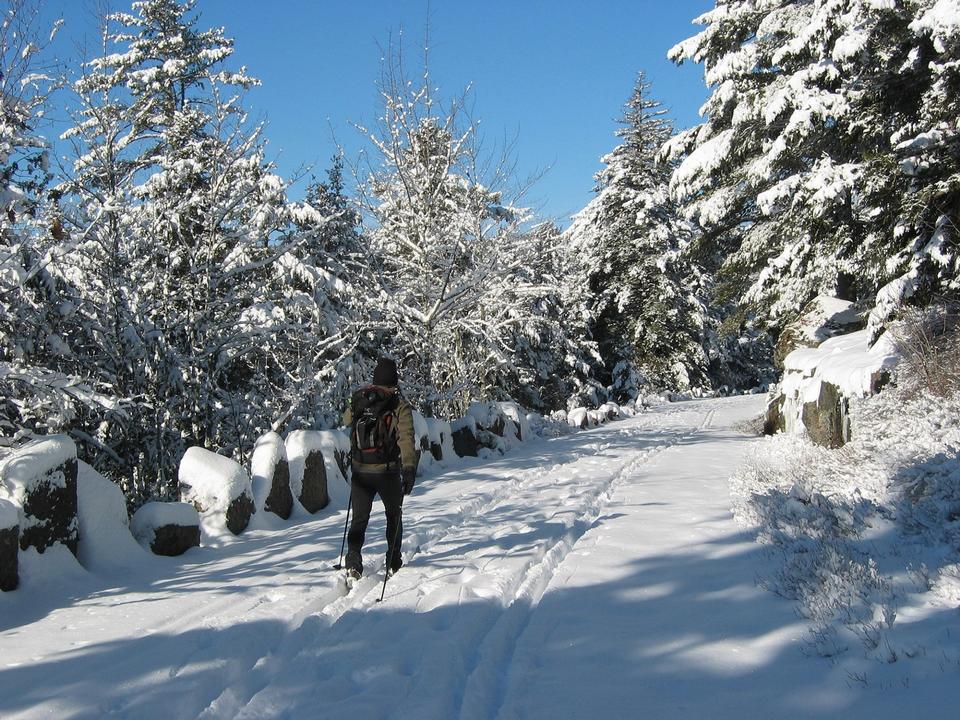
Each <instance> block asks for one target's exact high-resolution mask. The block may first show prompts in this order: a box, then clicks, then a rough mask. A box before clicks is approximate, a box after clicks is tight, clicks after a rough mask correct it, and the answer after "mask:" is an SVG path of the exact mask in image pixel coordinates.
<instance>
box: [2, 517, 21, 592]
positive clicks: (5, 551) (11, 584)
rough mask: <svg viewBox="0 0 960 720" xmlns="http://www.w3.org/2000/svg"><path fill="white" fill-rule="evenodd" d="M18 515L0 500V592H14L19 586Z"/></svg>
mask: <svg viewBox="0 0 960 720" xmlns="http://www.w3.org/2000/svg"><path fill="white" fill-rule="evenodd" d="M19 523H20V515H19V513H18V512H17V506H16V505H14V504H13V503H12V502H10V501H9V500H0V590H2V591H4V592H8V591H10V590H16V589H17V585H19V584H20V570H19V553H20V524H19Z"/></svg>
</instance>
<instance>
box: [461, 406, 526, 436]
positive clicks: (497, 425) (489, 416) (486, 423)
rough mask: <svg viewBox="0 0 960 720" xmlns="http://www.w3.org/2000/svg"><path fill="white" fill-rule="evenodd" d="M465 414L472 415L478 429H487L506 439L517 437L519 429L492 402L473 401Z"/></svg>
mask: <svg viewBox="0 0 960 720" xmlns="http://www.w3.org/2000/svg"><path fill="white" fill-rule="evenodd" d="M467 416H468V417H472V418H473V419H474V420H475V421H476V423H477V427H478V428H479V429H480V430H487V431H489V432H492V433H493V434H494V435H497V436H498V437H501V438H505V439H507V440H508V441H510V440H518V439H519V429H518V428H517V425H516V424H515V423H514V422H513V420H511V419H510V418H509V417H508V416H507V415H506V414H505V413H504V411H503V410H502V409H501V407H500V405H499V404H497V403H494V402H483V403H474V404H473V405H471V406H470V407H469V408H467Z"/></svg>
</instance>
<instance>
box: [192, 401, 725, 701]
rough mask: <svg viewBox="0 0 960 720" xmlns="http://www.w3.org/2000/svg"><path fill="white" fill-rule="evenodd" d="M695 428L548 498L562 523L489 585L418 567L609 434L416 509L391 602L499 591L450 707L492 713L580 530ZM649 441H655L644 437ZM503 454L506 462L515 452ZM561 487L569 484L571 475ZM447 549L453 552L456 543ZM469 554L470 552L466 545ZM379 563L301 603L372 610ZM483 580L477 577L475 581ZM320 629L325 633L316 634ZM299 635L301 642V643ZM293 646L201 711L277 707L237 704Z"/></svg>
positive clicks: (526, 500)
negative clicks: (557, 499)
mask: <svg viewBox="0 0 960 720" xmlns="http://www.w3.org/2000/svg"><path fill="white" fill-rule="evenodd" d="M681 412H683V414H684V415H685V414H686V412H684V411H681V410H679V409H678V410H675V411H674V412H672V413H671V412H667V413H663V414H661V415H660V417H659V420H660V421H663V420H664V419H665V416H670V415H678V414H680V413H681ZM714 413H715V411H714V410H713V409H708V410H707V411H706V412H705V413H704V415H703V418H702V419H701V421H700V422H699V423H698V424H697V425H695V426H694V427H695V428H696V430H701V429H703V428H706V427H708V426H709V424H710V422H711V420H712V418H713V416H714ZM686 429H689V428H686ZM604 430H605V431H606V432H607V433H609V432H610V431H614V432H615V437H616V438H617V439H618V440H620V442H621V443H622V442H623V441H625V440H626V441H629V442H638V441H641V442H642V441H643V440H644V439H645V438H646V436H649V435H650V433H651V428H650V427H648V426H647V425H646V423H645V422H643V420H642V419H638V421H637V423H636V424H635V426H632V427H617V426H615V425H614V426H608V427H607V428H605V429H604ZM693 434H694V433H693V432H685V431H683V430H681V431H679V432H678V431H676V430H675V431H674V432H673V434H671V433H670V432H669V431H667V430H663V431H659V432H655V433H654V436H653V437H654V438H655V439H657V440H664V439H665V441H663V442H654V443H651V444H647V445H642V444H641V445H640V446H639V447H638V448H637V449H632V450H630V451H628V452H627V453H626V454H625V455H623V456H621V457H620V458H619V459H618V460H617V462H616V465H618V466H619V469H617V470H616V471H615V472H614V473H613V474H611V475H609V476H608V477H606V478H603V479H601V480H600V481H599V482H597V481H596V480H595V479H594V478H592V477H588V478H587V479H585V480H584V481H582V482H581V483H579V485H578V486H577V488H576V489H577V490H582V492H574V493H571V495H573V499H572V500H567V501H563V502H561V506H560V508H556V507H554V506H552V505H548V507H547V508H546V517H545V519H547V520H557V519H560V520H561V522H560V523H557V525H556V528H555V529H554V530H553V532H552V533H551V534H550V535H548V536H546V537H543V538H539V539H538V541H537V543H536V545H535V547H534V548H533V551H532V552H531V553H530V557H529V558H527V559H525V560H524V561H522V562H520V563H518V564H516V563H515V564H514V565H515V567H513V568H511V571H510V572H509V573H508V574H507V575H506V576H505V577H504V576H500V577H498V578H497V580H496V581H495V582H494V590H493V591H492V592H491V590H490V589H489V588H486V589H484V588H483V587H482V586H483V585H485V584H488V583H489V578H488V577H487V575H486V573H485V571H486V570H487V568H488V566H487V565H476V564H473V563H465V564H464V567H462V568H460V570H459V571H456V572H452V573H448V572H444V573H439V574H438V573H432V574H431V573H430V571H429V570H421V569H420V567H421V566H424V567H426V568H429V567H431V566H432V563H431V555H432V554H433V550H434V548H438V547H439V548H443V547H444V546H450V545H452V546H453V547H462V546H463V545H466V544H469V542H470V540H469V538H470V536H471V534H472V533H474V532H476V529H477V528H476V526H479V527H480V528H492V527H496V526H497V525H498V524H502V521H500V520H497V519H493V520H490V516H492V515H494V514H495V513H496V512H497V511H498V510H503V509H510V506H511V505H513V506H517V507H515V508H514V513H513V514H519V513H521V512H522V508H523V507H528V506H529V505H530V504H531V500H532V499H537V500H540V499H542V498H543V497H544V495H545V491H549V490H550V489H551V488H553V489H556V488H557V487H558V480H557V476H560V475H562V474H563V472H564V471H565V469H569V468H571V467H574V466H576V465H578V464H582V463H584V462H585V461H589V460H590V459H591V458H595V457H597V456H602V455H604V453H605V452H607V451H608V450H609V449H610V448H611V446H612V444H613V443H612V442H609V441H607V442H604V441H602V440H598V441H596V442H592V443H590V444H589V445H587V447H586V449H587V450H588V454H587V455H586V456H584V455H583V454H581V453H572V454H568V455H567V456H566V457H564V458H563V459H562V460H561V461H560V462H556V463H553V464H551V465H549V466H548V467H542V466H540V467H534V468H532V469H530V470H526V471H523V472H519V473H514V474H511V475H510V476H508V478H506V479H504V480H497V481H496V482H497V484H496V486H495V489H494V490H493V491H491V492H480V493H478V494H477V495H475V496H474V497H472V498H470V499H469V500H466V501H465V502H462V503H458V504H457V505H456V506H455V507H454V508H452V509H445V511H444V514H443V515H440V516H439V517H435V518H432V519H428V518H423V517H416V516H415V519H414V521H413V522H412V523H411V525H414V526H415V527H417V528H422V529H421V530H419V531H418V532H413V533H407V537H406V539H405V543H404V544H405V546H407V547H410V548H413V549H412V550H410V551H406V552H405V553H404V556H405V562H406V565H405V567H404V569H403V570H401V572H400V573H398V574H397V575H396V576H394V578H393V579H392V580H390V581H389V582H388V585H387V595H386V603H385V605H386V604H389V603H390V601H391V599H393V598H404V597H405V596H408V595H410V594H412V593H416V594H417V595H418V596H419V598H418V602H417V607H418V608H419V609H421V610H423V611H426V612H428V613H429V612H430V611H432V610H435V609H437V608H439V607H442V606H446V605H451V604H453V605H459V604H461V603H463V602H464V601H465V600H472V599H474V598H476V597H480V598H484V599H489V598H491V597H492V598H494V599H495V600H496V601H497V611H496V612H489V613H486V615H487V617H486V618H485V622H484V623H482V624H479V623H473V624H472V625H471V627H470V631H469V633H470V642H471V644H472V646H473V647H474V648H476V650H475V652H474V653H473V655H472V658H471V662H470V664H469V666H468V667H466V668H465V669H464V670H463V671H462V676H463V679H462V680H460V681H459V682H458V683H455V686H454V687H452V688H448V690H451V691H452V692H453V694H454V695H455V696H456V695H459V697H452V698H451V705H450V707H451V708H456V710H455V714H454V715H451V717H461V718H486V717H493V716H494V715H495V714H496V710H497V707H498V705H499V703H500V701H501V699H502V695H503V692H504V690H505V678H506V677H507V675H508V672H509V664H510V659H511V656H512V651H513V648H514V646H515V642H516V639H517V637H518V636H519V635H520V633H521V632H522V630H523V627H524V626H525V625H526V623H527V621H528V620H529V617H530V616H531V614H532V613H533V612H534V611H535V609H536V605H537V603H538V602H539V599H540V597H541V596H542V595H543V593H544V591H545V590H546V588H547V587H548V586H549V584H550V581H551V579H552V578H553V575H554V572H555V570H556V569H557V567H558V566H559V565H560V564H561V563H562V561H563V559H564V558H565V557H566V556H567V554H568V553H569V552H570V551H571V550H572V549H573V547H574V546H575V545H576V543H577V542H578V541H579V539H580V538H581V537H582V536H583V535H584V534H585V533H586V532H587V531H588V530H589V529H590V528H591V527H593V526H594V525H595V523H596V521H597V519H598V518H599V517H600V516H601V514H602V512H603V510H604V509H605V508H606V506H607V504H608V502H609V500H610V497H611V495H612V493H613V491H614V489H615V488H616V487H617V486H619V485H620V484H621V483H623V482H624V481H625V480H626V479H628V478H629V477H630V476H631V475H632V474H633V473H635V472H636V471H637V469H638V468H639V467H640V466H642V465H643V464H644V463H645V462H646V461H648V460H649V459H650V458H651V457H652V456H653V455H655V454H656V453H658V452H661V451H662V450H664V449H666V448H668V447H671V446H673V445H675V444H677V443H678V442H681V441H682V440H686V439H688V438H690V437H691V436H692V435H693ZM647 442H648V443H649V442H650V441H649V440H647ZM506 462H509V458H508V459H507V460H506ZM604 462H605V464H606V465H607V471H608V472H609V460H606V459H605V461H604ZM560 487H562V488H564V489H567V488H569V486H568V485H566V484H562V485H561V486H560ZM371 535H372V533H371ZM464 535H466V536H467V538H468V539H467V540H465V541H464V540H461V536H464ZM369 540H370V535H368V544H369ZM451 554H452V555H454V556H456V552H454V553H451ZM466 557H467V558H469V554H468V555H467V556H466ZM382 572H383V563H382V562H380V563H378V564H377V565H376V569H375V570H374V572H372V573H370V574H369V575H367V576H365V577H364V578H363V579H362V580H361V581H360V583H358V585H357V586H356V587H355V588H354V589H353V590H352V591H351V592H349V593H348V594H346V595H345V596H339V595H337V596H336V597H334V598H332V599H331V598H330V597H329V596H330V595H332V594H335V593H336V591H333V592H332V593H328V596H327V597H325V598H323V599H321V600H320V601H318V602H317V603H314V604H312V605H310V606H308V608H305V610H304V612H303V613H302V614H303V615H310V614H314V613H316V614H319V615H320V616H321V618H322V622H321V623H320V624H319V626H320V627H323V628H324V629H326V630H327V631H329V630H331V629H332V628H333V626H334V625H335V624H336V623H337V622H338V621H339V620H340V619H341V618H343V617H344V616H345V615H346V614H347V613H349V612H353V611H361V612H362V611H365V610H368V609H369V608H370V606H372V605H373V604H374V603H375V602H376V598H378V597H379V595H380V591H381V587H382V580H383V575H382ZM398 585H399V587H398ZM478 586H479V587H481V589H480V590H479V591H478V590H477V588H478ZM384 609H386V608H384ZM295 624H296V623H295ZM315 639H316V640H318V641H321V642H322V639H321V638H319V637H317V638H315ZM296 645H297V646H298V648H299V646H300V645H301V643H297V644H296ZM291 650H294V648H284V649H283V650H281V651H280V652H279V653H278V654H277V655H278V657H286V658H287V660H286V662H271V663H260V665H259V668H258V669H259V672H257V673H254V674H256V675H258V677H257V678H256V680H254V679H253V678H250V680H251V682H250V683H248V684H247V687H246V688H245V690H244V691H243V692H242V693H239V692H238V689H237V688H236V687H231V688H228V689H227V690H226V691H225V694H224V697H222V698H218V700H217V701H215V702H214V703H212V704H211V706H210V708H208V712H207V713H205V714H202V715H201V717H203V718H214V717H218V718H222V717H234V716H236V717H251V718H252V717H264V716H272V713H273V711H274V710H275V709H276V704H275V702H274V701H273V700H272V699H271V700H270V701H267V702H265V703H263V704H258V703H256V702H254V703H253V705H251V706H250V707H247V708H246V709H245V711H241V712H239V714H237V715H234V714H233V713H234V711H235V710H236V709H237V708H238V705H239V702H240V701H241V699H242V698H246V704H248V705H249V704H250V702H251V701H255V699H256V696H257V695H258V694H259V693H261V692H263V691H264V690H266V691H267V692H270V688H271V685H272V682H273V680H274V679H275V678H276V676H277V675H278V674H279V673H281V672H284V671H285V669H286V666H287V664H288V663H290V662H294V663H295V662H296V655H295V654H294V653H291V652H290V651H291ZM294 652H296V650H294ZM315 652H316V647H315V646H314V645H313V644H311V650H310V653H311V654H314V653H315ZM221 704H222V705H223V707H224V708H226V707H229V712H228V713H226V714H223V713H220V712H217V710H216V708H218V707H219V706H220V705H221ZM280 704H282V703H280ZM402 716H403V713H397V714H396V717H402Z"/></svg>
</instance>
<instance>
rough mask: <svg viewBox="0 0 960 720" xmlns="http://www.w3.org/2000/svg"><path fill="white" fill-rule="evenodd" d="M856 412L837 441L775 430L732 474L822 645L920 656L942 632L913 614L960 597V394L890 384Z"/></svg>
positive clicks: (747, 520) (751, 521)
mask: <svg viewBox="0 0 960 720" xmlns="http://www.w3.org/2000/svg"><path fill="white" fill-rule="evenodd" d="M851 420H852V422H853V424H854V433H853V439H852V441H851V442H849V443H848V444H847V445H845V446H844V447H842V448H840V449H837V450H828V449H825V448H822V447H817V446H814V445H813V444H811V443H810V442H809V440H807V439H806V438H805V437H802V436H791V435H778V436H775V437H773V438H766V439H764V441H763V443H762V444H761V445H760V446H759V448H758V450H757V451H756V453H755V455H754V457H753V458H752V460H751V461H750V462H749V463H747V464H746V466H745V467H744V468H742V469H741V470H740V471H739V472H738V473H737V475H735V476H734V478H733V479H732V484H731V490H732V494H733V499H734V511H735V514H736V515H737V518H738V519H739V520H740V521H741V522H742V523H744V524H746V525H750V526H756V527H757V528H758V530H759V539H760V541H761V542H763V543H765V544H767V545H768V547H769V548H770V549H771V551H772V552H773V553H774V554H775V555H776V556H777V557H778V558H779V562H778V563H776V567H777V569H776V570H775V571H774V572H773V573H772V574H770V575H769V576H767V577H764V578H762V582H763V584H764V585H765V586H766V587H768V588H769V589H770V590H772V591H773V592H776V593H778V594H780V595H783V596H784V597H787V598H790V599H792V600H795V601H796V602H797V605H798V609H799V611H800V613H801V614H802V615H803V616H804V617H807V618H808V619H810V620H811V622H812V631H811V637H810V648H811V649H812V650H813V651H814V652H815V653H817V654H820V655H824V656H833V655H837V654H840V653H844V652H848V651H851V650H852V649H854V648H857V647H860V648H862V649H863V650H865V651H866V655H867V657H869V658H873V659H875V660H878V661H881V662H884V663H891V662H894V661H896V660H900V659H904V658H916V657H918V656H920V655H923V654H924V646H925V643H926V642H931V641H934V638H933V637H932V636H931V634H930V632H931V631H930V629H929V628H927V629H926V630H924V633H925V634H920V626H919V625H917V624H914V623H912V622H910V620H911V619H916V618H917V617H918V616H921V615H922V614H924V613H930V612H931V608H932V609H940V610H943V611H946V610H950V611H951V612H955V610H956V607H957V605H958V601H960V572H958V567H960V566H958V565H957V561H958V559H960V556H958V552H960V459H958V457H957V451H958V448H960V394H956V395H954V396H952V397H951V398H948V399H941V398H934V397H933V396H931V395H929V394H925V393H924V394H910V395H907V394H905V393H904V392H902V391H901V390H898V389H889V390H887V391H885V392H883V393H881V394H880V395H877V396H875V397H872V398H867V399H862V400H859V401H855V402H853V403H852V406H851ZM949 632H950V631H949V627H946V626H944V627H943V628H942V629H941V634H942V633H946V634H947V635H949ZM940 640H944V638H940ZM936 642H937V644H941V643H940V642H939V641H936ZM943 644H945V645H946V646H947V647H955V643H950V642H946V643H943ZM955 655H956V657H951V658H946V660H947V661H948V662H949V663H956V662H960V653H955Z"/></svg>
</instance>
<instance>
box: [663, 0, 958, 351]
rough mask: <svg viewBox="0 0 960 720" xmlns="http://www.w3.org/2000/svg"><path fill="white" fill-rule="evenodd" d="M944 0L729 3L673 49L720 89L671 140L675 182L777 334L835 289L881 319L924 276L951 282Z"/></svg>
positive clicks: (730, 279) (730, 281)
mask: <svg viewBox="0 0 960 720" xmlns="http://www.w3.org/2000/svg"><path fill="white" fill-rule="evenodd" d="M949 5H950V3H943V2H939V1H938V0H908V1H906V2H897V3H893V2H890V3H886V2H884V3H879V2H870V1H867V0H850V1H849V2H843V3H837V2H828V1H827V0H813V1H812V2H784V3H756V2H752V1H747V0H720V2H718V4H717V8H716V9H715V10H713V11H711V12H708V13H706V14H705V15H703V16H702V17H701V18H699V20H698V21H699V22H701V23H702V24H705V25H706V26H707V27H706V29H705V30H703V32H701V33H700V34H699V35H697V36H695V37H693V38H690V39H689V40H687V41H685V42H684V43H681V44H680V45H678V46H677V47H676V48H674V49H673V50H672V51H671V53H670V55H671V57H672V58H673V59H674V60H676V61H678V62H683V61H684V60H687V59H692V60H695V61H698V62H701V61H702V62H704V63H705V65H706V68H707V71H706V81H707V83H708V85H710V86H712V87H714V90H713V93H712V95H711V97H710V99H709V100H708V101H707V103H706V105H705V106H704V114H705V116H706V118H707V120H706V121H705V122H704V123H703V124H702V125H700V126H698V127H696V128H693V129H691V130H689V131H686V132H684V133H681V134H680V135H679V136H678V137H677V138H675V139H674V140H673V141H672V142H671V144H670V149H671V152H672V154H673V157H676V158H680V157H682V158H683V162H682V163H681V165H680V166H679V168H678V169H677V171H676V172H675V174H674V176H673V180H672V183H673V189H674V191H675V193H676V195H677V197H679V198H682V199H683V200H684V201H685V203H686V207H687V212H688V214H689V216H690V217H691V218H694V219H696V220H697V221H698V222H699V223H700V224H701V225H702V226H703V227H704V229H705V233H704V236H703V241H704V244H705V245H706V246H707V249H708V250H709V251H711V252H715V253H718V254H719V256H720V257H721V258H722V265H721V271H722V272H721V287H722V288H724V289H725V290H726V293H725V295H726V297H729V298H730V299H732V300H733V301H735V302H736V303H737V304H738V305H739V306H740V307H741V308H742V312H743V316H744V318H749V316H750V314H752V313H757V314H758V315H759V317H760V319H761V321H762V322H763V324H764V325H766V326H767V327H769V328H771V329H772V330H773V331H774V332H777V331H778V330H779V329H780V328H782V326H783V325H784V324H785V323H786V322H788V321H789V320H791V319H792V318H793V317H795V316H796V315H797V313H798V312H799V311H800V309H801V308H802V307H803V305H804V304H805V303H806V302H807V301H808V300H810V299H811V298H812V297H814V296H815V295H817V294H819V293H826V294H832V295H837V296H840V297H845V298H846V299H851V300H855V301H859V302H861V303H862V304H863V305H864V306H865V307H867V308H869V307H872V306H874V305H875V304H876V305H878V306H879V307H880V309H879V311H878V314H877V317H876V321H877V322H882V318H884V317H887V316H888V315H889V312H890V309H891V307H892V306H893V305H895V304H896V303H897V302H900V301H902V300H903V299H905V298H906V297H907V296H908V295H910V294H911V293H913V292H915V291H917V290H919V289H920V288H921V287H922V288H924V292H923V293H922V294H925V295H927V296H929V294H930V293H931V292H933V291H943V290H948V289H951V288H953V286H954V285H955V283H956V272H955V267H954V266H955V262H956V259H955V253H954V252H953V251H952V250H951V249H950V248H951V246H952V243H953V240H952V238H954V237H955V230H954V228H955V227H956V222H955V220H956V216H955V214H954V213H952V212H951V211H950V210H949V209H948V208H949V207H950V199H951V198H952V197H955V196H954V195H952V193H953V192H954V191H953V190H951V189H950V185H951V181H950V180H948V179H947V178H950V177H952V173H953V168H955V167H956V154H955V153H953V154H951V151H949V150H948V148H950V147H953V146H955V142H956V141H955V139H954V138H955V131H953V130H951V129H950V128H951V125H950V123H951V120H949V118H950V117H953V118H955V117H956V115H955V112H956V107H955V101H954V100H952V96H953V95H955V94H951V93H948V92H945V88H946V87H947V86H948V85H949V84H950V83H951V82H953V78H954V77H955V70H954V69H953V64H954V63H955V60H956V52H957V43H956V35H957V28H956V13H955V9H954V11H950V8H949ZM951 113H952V115H951ZM931 132H934V133H935V135H928V134H927V133H931ZM934 137H936V139H935V140H933V138H934ZM931 140H932V142H931ZM911 148H914V149H916V150H917V151H918V152H917V154H916V155H914V154H913V152H912V150H911ZM934 148H936V149H934ZM928 152H932V153H933V154H934V155H937V156H938V158H939V159H938V160H937V161H935V162H934V163H933V166H930V165H926V164H925V162H924V159H923V157H924V156H926V154H927V153H928ZM911 158H912V159H911ZM948 158H950V159H948ZM928 171H930V172H928ZM942 179H943V180H946V182H942V181H941V180H942ZM934 197H936V198H937V199H936V200H934V199H933V198H934ZM944 201H945V202H944ZM953 205H954V206H955V203H953ZM891 282H892V284H890V283H891ZM885 286H886V288H887V289H886V290H884V291H883V292H881V293H880V296H879V297H877V294H878V291H879V290H880V289H881V288H883V287H885ZM888 301H889V302H888ZM884 308H885V309H884Z"/></svg>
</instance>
